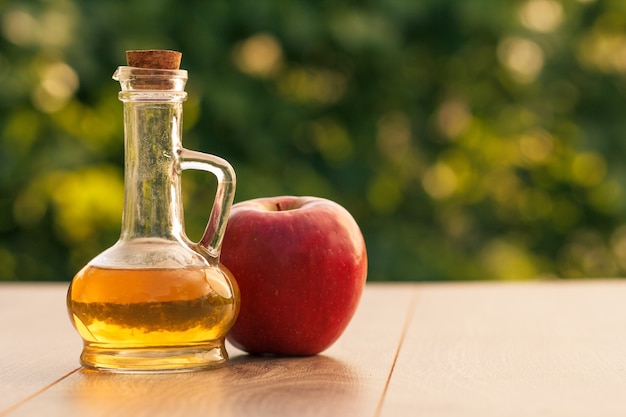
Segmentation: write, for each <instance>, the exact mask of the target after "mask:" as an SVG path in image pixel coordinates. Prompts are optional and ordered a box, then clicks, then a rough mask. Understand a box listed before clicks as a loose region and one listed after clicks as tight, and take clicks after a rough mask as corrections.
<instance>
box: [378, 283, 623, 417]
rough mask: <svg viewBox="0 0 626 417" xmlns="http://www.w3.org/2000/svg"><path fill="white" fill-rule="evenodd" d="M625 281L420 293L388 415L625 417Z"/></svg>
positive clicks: (468, 286) (451, 287) (453, 287)
mask: <svg viewBox="0 0 626 417" xmlns="http://www.w3.org/2000/svg"><path fill="white" fill-rule="evenodd" d="M625 393H626V281H601V282H592V281H590V282H570V283H558V282H555V283H517V284H502V283H500V284H494V283H475V284H452V285H432V286H422V287H421V288H420V298H419V303H418V304H417V308H416V309H415V311H414V313H413V317H412V318H411V322H410V327H409V329H408V331H407V334H406V336H405V339H404V342H403V345H402V349H401V351H400V354H399V357H398V360H397V363H396V366H395V370H394V373H393V376H392V378H391V380H390V384H389V389H388V391H387V395H386V398H385V401H384V405H383V407H382V410H381V411H382V412H381V416H383V417H397V416H405V415H406V416H409V415H418V414H419V415H427V416H441V417H444V416H464V417H467V416H482V417H484V416H513V417H514V416H563V417H575V416H581V417H582V416H603V417H611V416H615V417H617V416H620V417H623V416H625V415H626V399H625V398H626V397H625V396H624V395H625Z"/></svg>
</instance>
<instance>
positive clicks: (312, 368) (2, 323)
mask: <svg viewBox="0 0 626 417" xmlns="http://www.w3.org/2000/svg"><path fill="white" fill-rule="evenodd" d="M66 288H67V285H66V284H61V283H55V284H9V283H4V284H0V315H1V316H0V317H2V319H0V415H1V416H5V415H6V416H48V417H49V416H63V417H70V416H81V417H90V416H133V417H137V416H151V417H156V416H220V417H228V416H272V417H279V416H298V417H301V416H308V415H311V416H316V417H319V416H341V417H343V416H390V417H400V416H418V415H424V416H429V417H434V416H464V417H467V416H481V417H488V416H507V417H510V416H551V417H552V416H567V417H572V416H585V417H587V416H603V417H607V416H620V417H623V416H626V281H620V280H601V281H573V282H532V283H490V282H481V283H449V284H369V285H368V286H367V289H366V291H365V294H364V296H363V299H362V301H361V304H360V306H359V309H358V311H357V314H356V316H355V317H354V319H353V320H352V322H351V324H350V326H349V328H348V329H347V330H346V332H345V333H344V334H343V336H342V337H341V338H340V339H339V341H337V342H336V343H335V345H333V346H332V347H331V348H330V349H329V350H327V351H326V352H324V353H323V354H321V355H318V356H315V357H308V358H276V359H268V358H256V357H250V356H247V355H245V354H243V353H242V352H240V351H237V350H236V349H234V348H232V347H230V346H229V352H230V355H231V361H230V362H229V364H228V365H227V366H226V367H224V368H221V369H217V370H211V371H202V372H194V373H175V374H154V375H145V374H141V375H140V374H110V373H97V372H89V371H85V370H82V369H81V368H80V367H79V366H78V356H79V354H80V351H81V340H80V338H79V337H78V335H77V333H76V332H75V331H74V329H73V328H72V327H71V325H70V322H69V320H68V318H67V315H66V310H65V291H66Z"/></svg>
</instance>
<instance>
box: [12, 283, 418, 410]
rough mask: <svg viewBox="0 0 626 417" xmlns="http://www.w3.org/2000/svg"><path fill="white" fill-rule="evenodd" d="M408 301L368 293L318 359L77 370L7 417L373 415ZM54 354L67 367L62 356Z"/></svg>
mask: <svg viewBox="0 0 626 417" xmlns="http://www.w3.org/2000/svg"><path fill="white" fill-rule="evenodd" d="M414 294H415V291H414V289H413V288H412V287H410V286H407V285H393V286H377V285H373V286H368V288H367V289H366V292H365V294H364V297H363V299H362V301H361V304H360V306H359V309H358V310H357V313H356V315H355V317H354V318H353V320H352V322H351V323H350V326H349V327H348V329H347V330H346V332H345V333H344V334H343V335H342V337H341V338H340V339H339V340H338V341H337V342H336V343H335V344H334V345H333V346H332V347H331V348H330V349H329V350H327V351H326V352H324V353H323V354H322V355H318V356H314V357H307V358H265V357H251V356H248V355H245V354H243V353H242V352H240V351H237V350H236V349H234V348H232V347H229V352H230V354H231V361H230V362H229V363H228V365H227V366H226V367H224V368H221V369H217V370H212V371H204V372H195V373H177V374H156V375H128V374H106V373H95V372H88V371H83V370H81V371H78V372H75V373H73V374H71V375H69V376H68V377H67V378H64V379H62V380H60V381H58V382H57V383H55V384H53V385H52V386H50V387H49V388H47V389H46V390H44V391H43V392H40V393H38V394H37V395H35V396H33V397H32V398H29V399H28V400H27V401H24V402H22V403H20V404H19V405H18V406H17V407H14V408H12V409H11V410H10V412H9V413H8V414H7V415H8V416H33V415H46V416H63V417H69V416H112V415H114V416H151V417H155V416H212V415H219V416H221V417H227V416H273V417H276V416H308V415H310V416H374V415H375V414H376V413H377V410H378V409H379V407H380V403H381V401H382V397H383V394H384V391H385V387H386V381H387V379H388V377H389V373H390V370H391V367H392V365H393V362H394V360H395V355H396V352H397V350H398V344H399V341H400V339H401V334H402V333H403V331H404V327H405V322H406V319H407V317H409V316H410V311H409V309H410V308H411V306H412V305H413V304H414V302H413V300H414ZM75 354H76V355H77V353H75ZM58 355H59V356H63V357H64V359H63V361H67V360H68V359H67V357H68V356H69V355H68V354H67V353H66V352H58ZM37 367H38V369H43V368H45V366H42V365H37Z"/></svg>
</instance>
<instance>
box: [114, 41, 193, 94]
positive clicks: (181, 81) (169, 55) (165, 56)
mask: <svg viewBox="0 0 626 417" xmlns="http://www.w3.org/2000/svg"><path fill="white" fill-rule="evenodd" d="M182 56H183V54H182V53H180V52H177V51H167V50H161V49H148V50H139V51H126V62H127V64H128V71H130V74H133V77H131V78H129V84H128V88H131V89H135V90H172V89H181V90H182V89H183V88H184V85H185V81H186V79H187V72H186V71H182V70H180V61H181V58H182ZM177 73H184V75H182V74H177Z"/></svg>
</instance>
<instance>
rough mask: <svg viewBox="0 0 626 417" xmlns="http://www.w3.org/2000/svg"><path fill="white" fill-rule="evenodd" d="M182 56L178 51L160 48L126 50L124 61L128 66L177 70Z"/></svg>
mask: <svg viewBox="0 0 626 417" xmlns="http://www.w3.org/2000/svg"><path fill="white" fill-rule="evenodd" d="M182 56H183V54H182V53H180V52H177V51H167V50H161V49H148V50H143V51H126V62H127V64H128V66H129V67H136V68H147V69H167V70H177V69H179V68H180V60H181V58H182Z"/></svg>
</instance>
